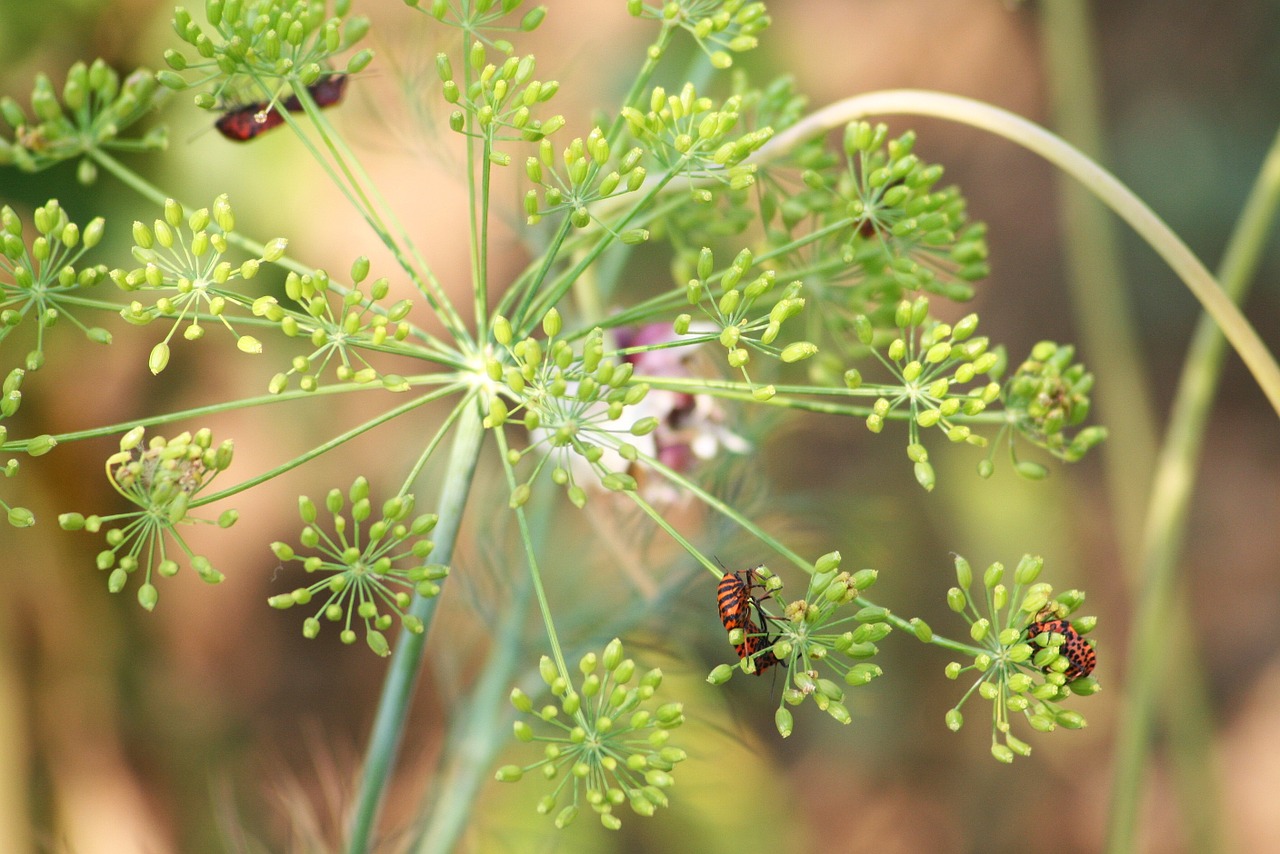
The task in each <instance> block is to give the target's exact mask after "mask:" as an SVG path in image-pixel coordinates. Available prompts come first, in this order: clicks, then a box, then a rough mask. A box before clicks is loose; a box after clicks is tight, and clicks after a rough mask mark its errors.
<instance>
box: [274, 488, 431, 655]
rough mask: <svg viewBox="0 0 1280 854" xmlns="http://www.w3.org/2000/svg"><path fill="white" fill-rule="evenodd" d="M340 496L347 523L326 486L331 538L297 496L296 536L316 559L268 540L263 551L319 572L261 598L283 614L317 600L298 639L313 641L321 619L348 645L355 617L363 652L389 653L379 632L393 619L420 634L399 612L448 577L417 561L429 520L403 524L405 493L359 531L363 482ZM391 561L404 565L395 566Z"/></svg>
mask: <svg viewBox="0 0 1280 854" xmlns="http://www.w3.org/2000/svg"><path fill="white" fill-rule="evenodd" d="M347 498H349V499H350V501H351V509H350V517H349V518H350V522H351V524H350V525H349V524H348V517H347V516H345V515H343V511H344V509H345V508H346V500H345V499H344V498H343V495H342V491H341V490H339V489H331V490H329V494H328V496H326V498H325V509H326V510H328V511H329V513H330V514H332V517H333V534H332V535H330V534H329V533H328V532H326V531H324V530H322V529H320V528H319V527H317V525H316V524H315V522H316V518H317V515H318V509H317V507H316V505H315V502H313V501H312V500H311V499H310V498H307V497H306V496H305V495H304V496H302V497H301V498H299V499H298V511H299V513H300V514H301V515H302V521H303V522H305V523H306V526H305V527H304V528H303V529H302V534H301V536H300V539H301V540H302V545H303V546H304V547H305V548H307V549H313V550H315V551H317V552H318V554H310V555H306V556H303V555H300V554H297V553H296V552H295V551H294V549H293V547H292V546H290V545H289V544H288V543H281V542H275V543H272V544H271V550H272V551H273V552H275V555H276V557H277V558H279V559H280V560H281V561H286V562H287V561H298V562H299V563H301V564H302V567H303V569H305V570H306V571H307V572H308V573H315V572H319V573H322V574H323V577H322V578H321V579H320V580H318V581H315V582H312V583H311V584H310V585H308V586H306V587H299V588H297V589H296V590H294V591H293V592H291V593H281V594H279V595H277V596H272V597H271V598H270V599H268V600H267V601H268V603H269V604H270V605H271V607H273V608H279V609H281V610H283V609H286V608H292V607H293V606H294V605H309V604H311V603H312V600H313V599H316V598H317V597H320V601H319V607H317V608H316V609H315V611H314V616H311V617H308V618H307V619H306V620H305V621H304V622H303V624H302V634H303V635H305V636H306V637H308V638H314V637H316V636H317V635H318V634H320V626H321V619H322V618H323V619H324V620H326V621H328V622H331V623H341V624H342V632H341V634H340V635H339V637H340V638H341V640H342V642H343V643H346V644H352V643H355V642H356V638H357V635H356V632H355V630H354V629H353V628H352V625H353V624H354V623H355V622H356V620H357V619H358V620H359V621H360V622H362V623H363V624H364V630H365V641H366V642H367V643H368V644H369V648H370V649H372V650H373V651H374V652H375V653H377V654H378V655H382V656H386V655H390V654H391V647H390V645H389V644H388V643H387V638H386V635H384V634H383V632H385V631H386V630H387V629H389V628H390V627H391V625H392V623H393V622H394V620H395V618H396V617H398V618H399V619H400V624H401V625H402V626H404V628H405V629H407V630H409V631H411V632H415V633H417V634H421V633H422V631H423V625H422V621H421V620H419V619H418V618H417V617H415V616H414V615H413V614H409V613H406V611H407V609H408V608H409V605H410V603H411V602H412V601H413V595H414V594H415V593H416V594H417V595H418V596H423V597H431V596H436V595H439V593H440V585H439V584H438V583H437V582H439V581H440V580H441V579H443V578H444V577H445V576H447V575H448V574H449V568H448V567H447V566H443V565H440V564H428V563H424V561H425V560H426V559H427V558H428V557H429V556H430V555H431V550H432V548H434V544H433V543H432V542H431V540H429V539H427V537H426V535H427V534H429V533H430V532H431V529H432V528H434V527H435V526H436V521H437V517H436V516H435V515H433V514H422V515H420V516H417V517H414V518H413V519H412V520H411V521H406V520H409V517H410V515H411V514H412V513H413V504H414V501H413V496H412V495H398V496H396V497H394V498H391V499H388V500H387V501H386V502H384V503H383V505H382V518H380V519H378V520H377V521H375V522H373V523H372V524H370V525H369V526H368V530H367V531H366V530H365V527H364V526H365V523H366V522H368V521H369V519H370V517H371V516H372V515H373V504H372V503H371V502H370V501H369V481H367V480H365V479H364V478H363V477H358V478H356V480H355V482H354V483H353V484H351V489H350V490H348V492H347ZM399 562H403V563H410V564H412V565H411V566H396V564H397V563H399ZM393 615H394V616H393Z"/></svg>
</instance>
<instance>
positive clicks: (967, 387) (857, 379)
mask: <svg viewBox="0 0 1280 854" xmlns="http://www.w3.org/2000/svg"><path fill="white" fill-rule="evenodd" d="M894 323H895V324H896V325H897V327H898V335H897V336H896V337H895V338H894V339H893V340H892V341H890V342H889V346H888V347H887V348H886V352H885V355H881V354H880V352H879V350H875V349H873V350H872V352H873V353H874V354H875V356H876V357H877V359H878V360H879V361H880V363H881V364H883V365H884V366H885V367H886V368H888V369H889V371H890V372H891V373H892V374H893V375H894V377H895V379H896V380H897V381H898V382H897V384H895V385H893V386H892V387H891V391H890V390H889V389H886V393H885V394H882V395H881V396H879V397H877V398H876V401H875V403H874V404H873V405H872V408H871V414H870V415H868V416H867V429H869V430H870V431H871V432H872V433H879V432H880V431H881V430H882V429H883V428H884V422H885V418H886V416H887V415H888V414H889V413H890V412H892V411H893V410H895V409H898V408H903V409H905V410H906V411H907V413H908V416H909V417H908V422H907V424H908V428H907V429H908V440H907V442H908V444H907V456H908V457H909V458H910V459H911V461H912V462H913V463H914V464H915V475H916V480H917V481H918V482H919V483H920V485H921V486H923V487H924V488H925V489H933V486H934V472H933V466H932V465H931V464H930V463H929V452H928V450H927V449H926V448H925V446H924V445H923V444H922V443H921V441H920V431H921V429H928V428H930V427H937V428H938V429H939V430H940V431H942V432H943V433H944V434H945V435H946V437H947V439H948V441H951V442H966V443H968V444H971V445H978V446H983V445H986V444H987V440H986V439H985V438H983V437H982V436H979V435H977V434H975V433H974V432H973V431H972V428H971V427H969V426H968V425H966V424H963V423H960V422H961V420H962V419H963V418H965V417H972V416H975V415H977V414H978V413H980V412H982V411H983V410H984V409H986V408H987V405H988V404H990V403H992V402H994V401H995V400H996V399H997V398H998V397H999V395H1000V385H999V384H998V383H996V382H994V381H987V382H982V381H981V378H982V377H983V376H984V375H987V374H990V373H991V372H992V371H993V370H994V369H995V368H996V367H997V366H998V365H999V363H1000V358H999V356H998V355H997V354H996V353H994V352H991V351H989V350H988V349H987V348H988V345H989V342H988V341H987V339H986V338H985V337H982V336H978V337H974V332H975V331H977V328H978V316H977V315H976V314H970V315H966V316H965V317H963V318H961V319H960V320H959V321H957V322H956V323H955V325H954V326H953V325H951V324H949V323H940V322H938V321H935V320H929V300H928V299H927V298H926V297H923V296H922V297H917V298H916V299H915V300H914V301H908V300H903V301H902V302H900V303H898V307H897V310H896V311H895V313H894ZM854 329H855V330H856V332H857V335H858V339H859V340H860V341H861V342H862V343H863V344H865V345H867V346H868V347H870V346H871V345H872V344H873V342H874V337H875V333H874V330H873V328H872V324H871V321H870V319H868V318H867V316H866V315H858V316H857V317H856V318H854ZM886 357H887V358H886ZM975 381H976V384H975ZM845 384H846V385H847V386H848V387H849V388H851V389H853V388H858V387H860V386H861V385H862V375H861V373H860V372H859V371H857V370H856V369H851V370H849V371H848V372H846V374H845Z"/></svg>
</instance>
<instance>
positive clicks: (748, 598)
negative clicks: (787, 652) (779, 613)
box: [716, 567, 781, 676]
mask: <svg viewBox="0 0 1280 854" xmlns="http://www.w3.org/2000/svg"><path fill="white" fill-rule="evenodd" d="M757 569H759V567H752V568H751V569H743V570H739V571H738V572H726V573H725V574H724V577H722V578H721V579H720V584H719V586H718V587H717V588H716V605H717V607H719V609H720V622H722V623H724V628H725V631H729V632H731V631H733V630H734V629H741V630H742V643H739V644H735V645H734V647H733V648H734V649H735V650H737V653H738V658H740V659H742V658H750V659H752V660H753V661H754V662H755V666H756V671H755V672H756V675H757V676H759V675H760V674H761V673H764V672H765V671H766V670H768V669H769V668H770V667H773V666H774V665H775V664H779V663H781V662H779V661H778V657H777V656H776V655H774V654H773V642H774V640H775V639H772V638H770V637H769V633H768V631H767V628H768V621H769V619H770V618H769V616H768V615H767V614H766V613H765V612H764V610H763V609H762V608H761V607H760V598H759V597H757V596H756V595H755V593H754V591H755V590H756V589H761V590H763V589H765V586H764V582H763V581H762V580H760V576H759V574H758V573H757V572H756V570H757ZM753 610H754V611H755V616H757V617H759V618H760V622H759V624H758V625H757V623H756V621H755V620H754V619H752V613H751V612H752V611H753Z"/></svg>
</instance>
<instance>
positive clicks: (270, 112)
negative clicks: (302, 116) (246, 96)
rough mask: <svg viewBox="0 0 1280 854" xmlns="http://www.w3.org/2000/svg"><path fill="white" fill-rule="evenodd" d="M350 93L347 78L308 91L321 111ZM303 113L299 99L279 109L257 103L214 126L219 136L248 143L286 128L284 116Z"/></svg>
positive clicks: (290, 99)
mask: <svg viewBox="0 0 1280 854" xmlns="http://www.w3.org/2000/svg"><path fill="white" fill-rule="evenodd" d="M346 91H347V75H345V74H331V75H329V76H328V77H324V78H321V79H320V80H318V81H316V82H315V83H312V84H311V85H310V86H308V87H307V92H308V93H309V94H310V95H311V99H312V100H313V101H315V102H316V106H317V107H321V108H324V107H331V106H333V105H334V104H336V103H338V102H339V101H341V100H342V96H343V95H344V94H346ZM286 112H288V113H300V112H302V103H301V102H300V101H299V100H298V96H297V95H290V96H289V97H288V98H285V99H284V100H283V101H281V102H280V104H279V106H276V105H273V104H272V103H271V102H269V101H256V102H254V103H252V104H245V105H244V106H241V107H236V108H235V109H234V110H231V111H230V112H228V113H225V114H223V116H222V117H221V118H219V119H218V120H217V121H216V122H214V123H213V126H214V127H216V128H217V129H218V133H220V134H222V135H223V136H225V137H226V138H227V139H230V140H233V141H235V142H248V141H249V140H251V139H253V138H254V137H257V136H260V135H262V134H264V133H266V132H267V131H269V130H271V129H272V128H276V127H279V126H280V125H282V124H284V113H286Z"/></svg>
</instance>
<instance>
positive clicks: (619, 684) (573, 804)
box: [496, 638, 686, 830]
mask: <svg viewBox="0 0 1280 854" xmlns="http://www.w3.org/2000/svg"><path fill="white" fill-rule="evenodd" d="M601 666H603V673H600V672H597V671H598V670H600V669H601ZM578 670H579V671H580V672H581V673H582V681H581V683H579V689H578V690H577V691H575V690H573V686H572V685H570V684H569V682H568V680H567V679H566V678H565V676H563V675H561V673H560V672H559V671H558V670H557V668H556V665H555V664H554V663H553V662H552V660H551V659H550V658H549V657H548V656H545V655H544V656H543V657H542V662H541V664H540V665H539V671H540V673H541V675H542V679H543V681H544V682H546V683H547V686H548V687H549V688H550V689H551V693H552V694H553V695H554V696H555V697H557V698H558V699H559V703H558V705H557V704H548V705H546V706H543V707H542V708H541V709H535V708H534V706H533V700H532V699H530V697H529V696H528V695H526V694H525V693H524V692H523V691H521V690H520V689H519V688H515V689H512V691H511V704H512V705H513V706H515V708H516V711H518V712H520V713H521V714H523V715H526V716H528V717H530V718H533V719H534V720H535V722H541V723H543V724H546V725H548V726H550V727H551V728H552V729H553V730H554V731H556V732H554V733H553V734H549V735H541V734H539V731H538V730H535V729H534V726H533V725H531V724H530V723H529V722H528V721H526V720H523V719H520V720H517V721H516V722H515V725H514V726H515V735H516V738H518V739H520V740H521V741H524V742H532V741H537V742H541V743H542V744H543V745H544V749H543V758H542V759H541V760H539V761H538V762H534V763H533V764H531V765H525V766H520V765H504V766H503V767H502V768H499V769H498V772H497V774H496V777H497V779H498V780H500V781H502V782H508V783H510V782H515V781H516V780H519V779H520V778H521V777H523V776H524V775H525V774H527V773H529V772H531V771H534V770H539V771H540V773H541V774H542V776H544V777H545V778H547V780H558V782H557V783H556V784H555V789H554V790H553V791H552V792H551V794H549V795H546V796H545V797H543V798H542V800H540V801H539V802H538V812H540V813H542V814H543V815H546V814H547V813H550V812H551V811H552V810H554V809H556V807H557V806H558V804H559V803H560V802H561V801H562V799H563V798H565V797H566V795H567V796H568V797H569V799H570V802H569V803H568V804H566V805H565V806H564V807H563V808H562V809H560V811H559V812H558V813H556V819H555V823H556V827H560V828H563V827H566V826H567V825H568V824H569V823H570V822H572V821H573V820H574V818H576V817H577V815H578V811H579V806H580V802H582V801H585V802H586V803H587V804H588V805H589V806H590V807H591V808H592V809H593V810H595V811H596V813H597V814H598V815H599V816H600V822H601V824H603V825H604V826H605V827H607V828H609V829H610V830H617V829H618V828H619V827H621V826H622V820H621V819H619V818H618V817H617V816H616V815H614V812H613V808H614V807H617V806H621V805H622V804H623V803H630V804H631V809H632V810H633V811H634V812H635V813H636V814H638V815H642V816H651V815H653V814H654V812H655V811H656V809H657V808H658V807H663V806H666V805H667V794H666V790H667V789H669V788H671V786H672V785H674V783H675V779H674V778H673V777H672V776H671V771H672V769H673V768H674V767H675V766H676V765H677V764H678V763H680V762H683V761H684V759H685V756H686V754H685V752H684V751H683V750H682V749H680V748H678V747H673V746H671V745H669V744H668V743H667V742H668V740H669V739H670V737H671V731H672V730H674V729H676V728H677V727H678V726H680V725H681V724H682V723H684V711H683V706H682V705H681V704H680V703H663V704H662V705H659V706H657V707H656V708H650V706H652V705H653V701H654V697H655V693H656V691H657V689H658V686H659V685H661V684H662V671H661V670H658V669H656V668H655V669H653V670H650V671H649V672H647V673H645V674H644V675H642V676H641V677H640V679H639V682H638V684H636V685H631V684H630V683H631V680H632V679H633V678H634V677H635V673H636V664H635V662H634V661H633V660H631V659H630V658H626V659H624V658H623V649H622V642H621V641H619V640H618V639H617V638H614V639H613V640H611V641H610V642H609V643H608V645H606V646H605V648H604V653H603V654H602V655H600V656H597V655H596V654H595V653H594V652H589V653H587V654H586V655H584V656H583V657H582V660H581V661H579V662H578ZM541 729H542V727H539V730H541ZM566 790H571V792H568V793H567V792H566Z"/></svg>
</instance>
